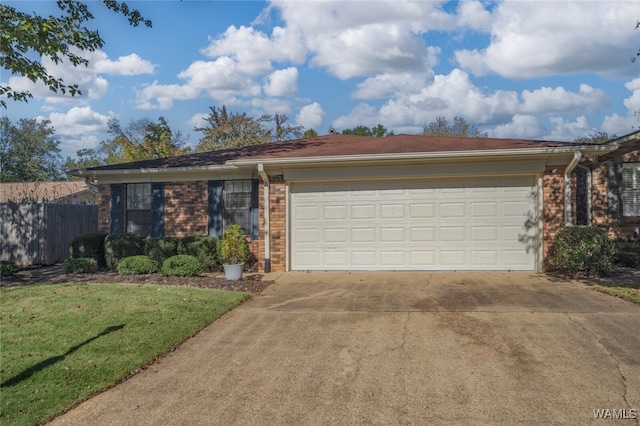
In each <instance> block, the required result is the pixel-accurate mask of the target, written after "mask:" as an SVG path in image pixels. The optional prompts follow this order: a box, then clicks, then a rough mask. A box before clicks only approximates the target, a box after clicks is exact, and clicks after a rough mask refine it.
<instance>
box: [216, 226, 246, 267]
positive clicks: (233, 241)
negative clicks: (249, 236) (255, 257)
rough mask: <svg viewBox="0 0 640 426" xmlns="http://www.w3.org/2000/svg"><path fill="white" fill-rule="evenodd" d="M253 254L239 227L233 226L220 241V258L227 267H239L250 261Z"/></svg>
mask: <svg viewBox="0 0 640 426" xmlns="http://www.w3.org/2000/svg"><path fill="white" fill-rule="evenodd" d="M250 256H251V253H250V251H249V245H248V244H247V240H246V239H245V238H244V231H243V230H242V228H240V226H239V225H231V226H230V227H229V228H227V230H226V231H224V235H223V236H222V240H221V241H220V258H221V259H222V262H223V263H224V264H225V265H237V264H240V263H246V262H248V261H249V258H250Z"/></svg>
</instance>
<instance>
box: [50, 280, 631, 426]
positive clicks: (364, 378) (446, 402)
mask: <svg viewBox="0 0 640 426" xmlns="http://www.w3.org/2000/svg"><path fill="white" fill-rule="evenodd" d="M638 330H640V306H638V305H634V304H631V303H629V302H625V301H623V300H620V299H617V298H614V297H611V296H607V295H603V294H600V293H598V292H596V291H593V290H592V289H590V288H589V287H587V286H585V285H583V284H580V283H572V282H564V281H560V280H554V279H550V278H547V277H545V276H543V275H537V274H527V273H433V274H428V273H287V274H284V275H282V276H281V277H280V278H279V279H278V280H277V281H276V283H275V284H274V285H271V286H270V287H269V288H268V289H267V290H266V291H265V292H264V293H263V295H262V296H258V297H256V298H255V299H254V300H252V301H250V302H249V303H246V304H244V305H242V306H240V307H239V308H238V309H236V310H234V311H232V312H231V313H229V314H227V315H225V316H224V317H222V318H221V319H220V320H218V321H216V322H215V323H213V324H212V325H211V326H209V327H207V328H206V329H205V330H203V331H202V332H201V333H200V334H198V335H197V336H195V337H194V338H192V339H190V340H189V341H187V342H186V343H185V344H184V345H183V346H182V347H180V348H179V349H178V350H176V351H175V352H173V353H171V354H169V355H168V356H167V357H165V358H163V359H162V360H161V361H159V362H158V363H156V364H154V365H152V366H151V367H150V368H148V369H147V370H145V371H143V372H141V373H140V374H138V375H136V376H135V377H133V378H131V379H130V380H127V381H126V382H124V383H122V384H121V385H118V386H116V387H115V388H113V389H110V390H108V391H106V392H104V393H102V394H100V395H98V396H96V397H95V398H93V399H91V400H89V401H87V402H85V403H84V404H82V405H80V406H79V407H77V408H75V409H74V410H72V411H70V412H69V413H67V414H66V415H64V416H62V417H60V418H58V419H56V420H55V421H54V422H53V424H54V425H79V424H91V425H161V424H162V425H183V424H195V425H217V424H220V425H229V424H239V425H240V424H241V425H246V424H269V425H271V424H292V425H293V424H295V425H298V424H307V425H318V424H327V425H328V424H331V425H335V424H430V425H440V424H444V425H458V424H478V425H479V424H482V425H485V424H535V425H547V424H575V425H584V424H603V421H602V420H596V419H595V418H594V410H596V409H609V410H610V411H609V415H612V414H611V413H612V411H611V410H616V412H615V413H616V415H624V416H626V417H627V418H628V419H627V420H625V421H624V422H621V423H619V424H634V425H638V424H640V423H639V422H638V420H637V419H633V418H629V417H634V416H636V417H637V416H640V333H638ZM617 410H623V411H617ZM634 410H636V411H634ZM617 424H618V423H617Z"/></svg>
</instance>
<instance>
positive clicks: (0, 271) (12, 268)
mask: <svg viewBox="0 0 640 426" xmlns="http://www.w3.org/2000/svg"><path fill="white" fill-rule="evenodd" d="M19 269H20V268H18V265H16V264H15V263H13V262H9V261H8V260H0V277H12V276H14V275H15V274H16V273H18V270H19Z"/></svg>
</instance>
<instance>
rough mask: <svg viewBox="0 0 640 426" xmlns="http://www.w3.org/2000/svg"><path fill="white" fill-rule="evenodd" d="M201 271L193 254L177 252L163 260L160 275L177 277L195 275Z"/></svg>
mask: <svg viewBox="0 0 640 426" xmlns="http://www.w3.org/2000/svg"><path fill="white" fill-rule="evenodd" d="M200 272H202V266H201V265H200V262H199V261H198V259H197V258H196V257H195V256H190V255H188V254H178V255H176V256H172V257H170V258H168V259H167V260H165V261H164V263H163V264H162V275H164V276H171V275H175V276H178V277H195V276H196V275H198V274H200Z"/></svg>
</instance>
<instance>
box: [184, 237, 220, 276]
mask: <svg viewBox="0 0 640 426" xmlns="http://www.w3.org/2000/svg"><path fill="white" fill-rule="evenodd" d="M218 243H219V242H218V238H217V237H214V236H210V235H192V236H188V237H184V238H182V239H181V240H180V244H179V246H178V254H188V255H191V256H194V257H196V258H197V259H198V261H199V262H200V265H201V266H202V268H203V269H204V270H207V271H218V270H220V259H219V257H218Z"/></svg>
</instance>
